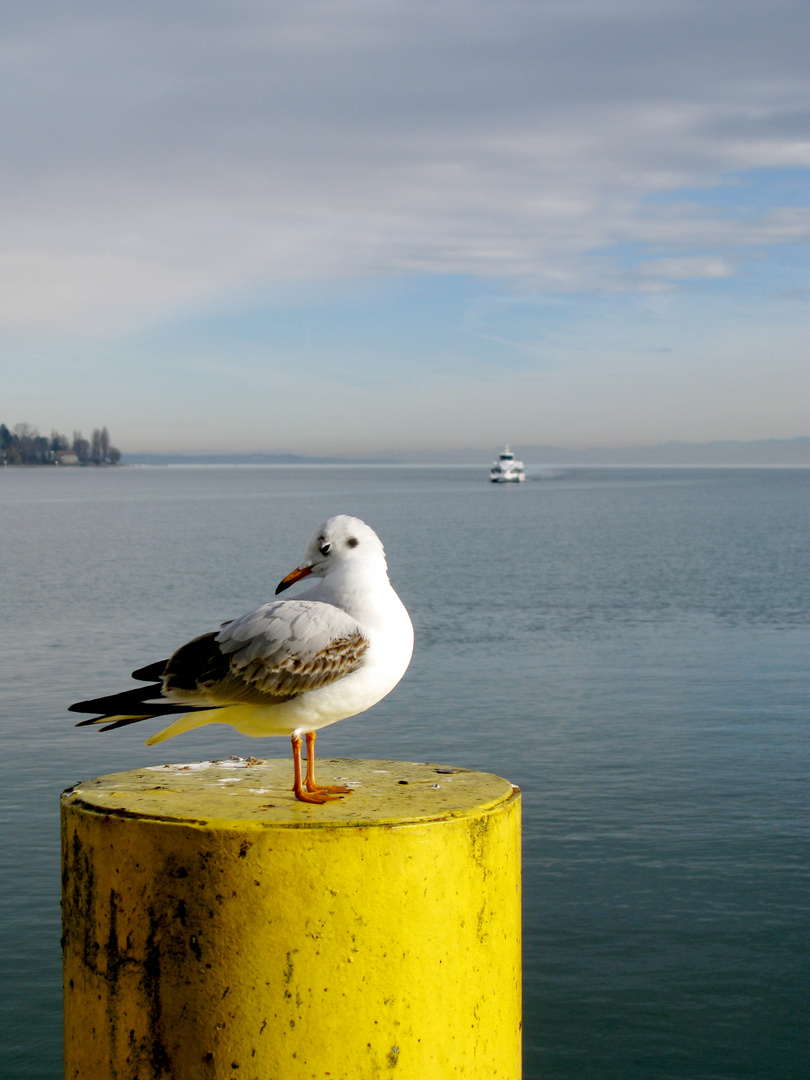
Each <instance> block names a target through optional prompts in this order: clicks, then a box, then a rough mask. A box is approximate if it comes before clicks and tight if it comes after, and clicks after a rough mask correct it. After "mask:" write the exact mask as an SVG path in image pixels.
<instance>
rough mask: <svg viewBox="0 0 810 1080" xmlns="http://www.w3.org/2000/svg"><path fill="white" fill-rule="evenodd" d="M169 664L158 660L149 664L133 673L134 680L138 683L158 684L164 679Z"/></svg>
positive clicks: (166, 661)
mask: <svg viewBox="0 0 810 1080" xmlns="http://www.w3.org/2000/svg"><path fill="white" fill-rule="evenodd" d="M168 662H169V661H168V660H156V661H155V662H154V663H153V664H147V665H146V667H142V668H138V670H137V671H133V672H132V678H133V679H137V680H138V682H158V681H159V680H160V679H162V678H163V672H164V671H165V670H166V665H167V664H168Z"/></svg>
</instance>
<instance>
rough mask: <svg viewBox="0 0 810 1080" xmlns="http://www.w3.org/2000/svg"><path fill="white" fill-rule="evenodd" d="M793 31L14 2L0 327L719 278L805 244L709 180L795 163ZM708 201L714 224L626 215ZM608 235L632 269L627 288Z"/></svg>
mask: <svg viewBox="0 0 810 1080" xmlns="http://www.w3.org/2000/svg"><path fill="white" fill-rule="evenodd" d="M805 24H806V8H805V7H804V5H802V4H798V3H780V2H776V3H773V2H767V3H766V2H764V0H733V2H731V0H728V2H723V0H721V2H716V3H712V4H706V3H705V0H703V2H698V0H672V2H667V3H663V2H654V0H643V2H642V0H638V2H631V0H626V2H613V0H601V2H600V0H566V2H565V3H562V2H545V3H536V2H531V3H530V2H506V3H503V4H498V5H493V4H490V3H464V4H462V3H456V2H444V3H438V4H437V3H425V2H419V0H416V2H414V0H408V2H407V3H405V2H401V3H391V2H389V3H385V2H383V3H380V2H378V0H375V2H374V3H372V2H371V0H355V2H350V3H341V4H335V3H329V2H326V0H323V2H300V0H299V2H296V3H277V4H273V5H265V4H260V3H246V2H243V3H236V4H233V5H227V6H221V5H202V6H201V5H197V4H180V5H170V6H169V7H166V6H165V5H157V4H140V5H137V6H134V7H133V5H124V4H116V3H110V4H107V5H104V6H103V7H99V6H98V5H95V4H90V3H84V4H81V3H80V4H76V5H70V6H69V7H65V5H59V4H55V3H43V4H30V5H18V6H17V7H15V8H12V9H11V11H10V12H8V11H7V13H6V15H5V28H4V35H3V45H2V47H0V64H2V68H3V70H4V72H5V77H6V85H8V86H9V87H10V94H9V95H8V96H7V99H6V100H7V109H6V111H5V120H3V121H2V126H1V127H0V139H2V145H3V146H4V151H3V161H4V168H3V176H2V178H0V195H1V196H2V198H1V199H0V227H2V229H3V233H4V237H5V238H6V239H5V243H4V251H3V255H2V258H0V323H2V325H4V326H5V327H6V328H7V329H8V330H17V331H22V332H28V331H31V330H43V329H44V330H50V331H52V332H70V333H76V334H80V333H92V332H95V333H103V334H104V333H109V332H111V330H113V329H114V328H116V327H122V326H123V327H126V326H130V327H132V326H137V325H139V324H142V323H144V322H149V321H150V320H153V319H156V318H161V317H165V316H166V314H167V313H169V312H171V311H172V310H173V309H175V308H177V307H178V306H180V307H193V306H194V305H203V304H208V303H211V302H212V300H219V301H221V300H222V298H226V297H228V296H235V295H239V294H240V293H243V292H254V293H255V291H256V290H261V289H262V288H267V289H271V288H273V287H274V286H276V285H278V284H280V283H285V282H289V281H308V280H313V281H315V280H330V279H332V280H341V279H344V280H345V279H351V278H354V277H356V278H362V277H368V276H378V275H386V274H392V275H397V274H400V275H401V274H420V273H428V274H461V275H472V276H477V277H480V278H496V279H501V280H503V281H507V282H509V281H511V282H514V283H518V284H519V285H520V287H522V288H527V287H529V288H533V289H539V290H549V291H557V292H567V291H583V290H584V291H594V292H605V291H606V292H611V291H622V290H628V291H634V290H639V289H641V290H643V289H645V288H647V287H649V284H650V280H651V279H652V278H654V279H655V280H656V281H657V282H661V283H664V284H666V285H668V286H670V287H677V286H678V285H679V283H680V282H682V281H684V280H686V279H687V278H688V279H694V278H698V279H708V280H712V279H717V278H718V277H723V276H726V275H733V274H734V273H736V272H738V269H739V267H740V266H741V265H742V261H743V258H744V255H743V254H741V253H743V252H744V251H745V250H746V249H757V250H758V251H761V250H762V249H763V247H765V248H767V247H769V246H773V245H783V244H792V243H796V242H799V241H802V240H805V239H806V238H807V234H808V224H807V218H806V215H805V214H804V213H803V212H802V211H801V210H800V209H799V208H795V207H793V208H784V209H783V208H780V207H778V206H776V207H771V206H766V207H764V208H763V209H762V210H761V212H759V213H756V214H746V215H734V214H732V215H729V214H727V213H725V212H724V211H723V209H722V191H723V184H724V182H725V181H724V177H726V176H727V175H728V174H729V173H731V172H734V173H738V174H739V173H741V172H745V171H747V170H753V169H759V170H762V169H765V170H767V169H781V168H787V167H796V166H799V167H810V142H808V138H807V130H808V129H807V109H806V101H807V82H808V79H807V68H806V48H805V45H803V43H802V33H801V31H802V28H803V27H804V25H805ZM9 105H10V108H9V107H8V106H9ZM708 185H716V186H717V190H718V199H719V203H720V206H719V207H718V208H716V209H715V210H714V211H713V210H712V209H711V208H707V207H706V206H705V205H698V204H695V203H691V202H690V201H689V200H688V198H684V199H683V200H681V201H679V202H678V203H671V204H667V205H654V204H653V205H651V204H650V202H649V201H647V200H648V197H649V196H651V195H657V194H662V193H666V192H668V191H673V190H678V189H680V190H683V189H688V188H690V187H705V186H708ZM627 244H643V245H646V246H647V247H648V248H649V254H650V257H651V258H654V259H655V261H654V263H652V262H650V263H648V265H647V267H646V269H645V270H644V271H643V272H640V273H628V272H627V267H626V265H625V263H624V261H623V259H622V258H620V257H616V258H613V257H612V255H611V251H612V250H613V249H617V248H619V247H621V246H622V245H627ZM690 266H692V267H694V268H695V269H696V272H695V273H694V274H691V273H686V272H685V270H684V268H685V267H687V268H688V267H690ZM701 267H702V268H703V269H702V270H701ZM712 268H715V269H712ZM717 268H722V272H721V271H720V270H719V269H717Z"/></svg>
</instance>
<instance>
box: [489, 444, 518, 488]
mask: <svg viewBox="0 0 810 1080" xmlns="http://www.w3.org/2000/svg"><path fill="white" fill-rule="evenodd" d="M489 478H490V480H491V481H492V482H493V484H521V483H523V481H524V480H525V479H526V473H525V471H524V469H523V462H522V461H516V460H515V455H514V454H513V453H512V451H511V450H510V449H509V447H508V446H507V447H505V448H504V449H503V450H502V451H501V453H500V454H499V455H498V460H497V461H493V463H492V469H491V470H490V474H489Z"/></svg>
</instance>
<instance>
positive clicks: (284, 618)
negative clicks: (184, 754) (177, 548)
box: [164, 600, 369, 704]
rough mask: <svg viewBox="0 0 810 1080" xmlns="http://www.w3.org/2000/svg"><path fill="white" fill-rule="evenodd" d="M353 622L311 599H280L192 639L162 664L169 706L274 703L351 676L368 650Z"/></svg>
mask: <svg viewBox="0 0 810 1080" xmlns="http://www.w3.org/2000/svg"><path fill="white" fill-rule="evenodd" d="M368 647H369V643H368V639H367V638H366V637H365V635H364V634H363V631H362V629H361V628H360V626H359V625H358V623H357V621H356V620H355V619H353V618H352V617H351V616H349V615H347V614H346V612H345V611H342V610H341V609H340V608H336V607H333V606H332V605H331V604H324V603H320V602H318V601H315V600H281V601H275V602H273V603H270V604H265V605H263V606H262V607H260V608H258V609H257V610H256V611H252V612H250V613H249V614H248V615H243V616H242V617H241V618H240V619H235V620H234V621H233V622H230V623H228V624H227V626H225V627H223V629H222V630H220V632H219V633H218V634H205V635H204V636H203V637H201V638H195V639H194V641H190V642H189V643H188V644H187V645H184V646H183V647H182V648H181V649H178V650H177V652H176V653H175V654H174V656H172V658H171V659H170V660H169V662H168V664H167V665H166V671H165V675H164V678H165V684H164V685H165V691H166V693H167V694H168V695H170V696H171V697H172V698H173V699H174V700H182V699H186V700H188V701H193V700H195V699H196V700H197V701H199V700H200V698H201V697H203V696H204V698H205V700H208V701H211V702H213V703H215V704H227V703H231V702H234V703H235V702H252V703H256V704H259V703H261V704H277V703H279V702H281V701H288V700H289V699H290V698H292V697H296V696H297V695H298V694H303V693H305V692H306V691H307V690H315V689H317V688H318V687H320V686H326V685H327V684H329V683H331V682H335V681H336V680H337V679H340V678H343V676H344V675H348V674H349V673H350V672H352V671H356V670H357V668H358V667H359V666H360V663H361V661H362V659H363V656H364V655H365V653H366V651H367V650H368Z"/></svg>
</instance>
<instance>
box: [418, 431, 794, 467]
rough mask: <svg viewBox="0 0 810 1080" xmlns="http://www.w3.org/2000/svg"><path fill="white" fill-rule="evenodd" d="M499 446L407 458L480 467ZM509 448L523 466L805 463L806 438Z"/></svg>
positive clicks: (519, 446)
mask: <svg viewBox="0 0 810 1080" xmlns="http://www.w3.org/2000/svg"><path fill="white" fill-rule="evenodd" d="M499 449H500V448H499V447H498V448H496V447H493V448H492V449H491V450H489V452H487V451H482V450H477V449H475V450H473V449H469V450H460V451H458V452H456V453H453V454H438V453H436V454H431V453H422V454H419V455H414V456H413V457H412V458H411V460H413V461H420V462H425V463H431V462H436V463H438V462H441V461H448V462H449V461H455V462H457V463H459V464H461V463H470V464H472V463H481V462H484V461H488V460H489V459H491V458H492V457H493V456H494V454H495V453H496V451H497V450H499ZM512 450H514V452H515V453H516V454H517V456H518V457H519V458H521V459H522V460H523V461H524V462H525V463H526V464H527V465H529V464H531V465H808V466H810V437H808V436H800V437H799V438H795V439H761V440H757V441H753V442H738V441H734V440H730V439H727V440H722V441H718V442H708V443H690V442H679V441H677V440H674V439H673V440H670V441H669V442H664V443H657V444H655V445H653V446H625V447H619V448H618V449H613V448H606V447H589V448H588V449H585V450H568V449H565V448H564V447H560V446H525V445H514V446H512Z"/></svg>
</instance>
